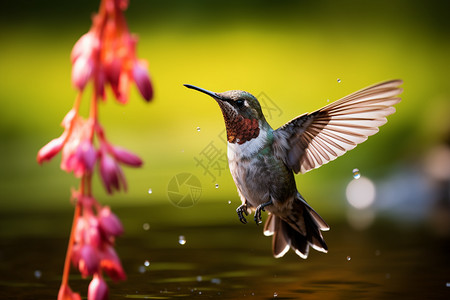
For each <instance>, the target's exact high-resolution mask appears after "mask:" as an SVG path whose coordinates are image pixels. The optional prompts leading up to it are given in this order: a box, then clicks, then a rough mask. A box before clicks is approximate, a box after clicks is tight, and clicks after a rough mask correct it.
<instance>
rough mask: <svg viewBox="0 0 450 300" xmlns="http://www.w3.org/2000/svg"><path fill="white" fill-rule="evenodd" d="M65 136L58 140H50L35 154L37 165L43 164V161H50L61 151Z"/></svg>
mask: <svg viewBox="0 0 450 300" xmlns="http://www.w3.org/2000/svg"><path fill="white" fill-rule="evenodd" d="M65 137H66V135H65V134H63V135H62V136H60V137H59V138H56V139H53V140H51V141H50V142H49V143H48V144H47V145H45V146H44V147H42V148H41V150H39V152H38V154H37V157H36V159H37V161H38V163H40V164H41V163H43V162H44V161H47V160H51V159H52V158H53V157H54V156H55V155H56V154H58V153H59V151H61V149H62V147H63V146H64V141H65V139H66V138H65Z"/></svg>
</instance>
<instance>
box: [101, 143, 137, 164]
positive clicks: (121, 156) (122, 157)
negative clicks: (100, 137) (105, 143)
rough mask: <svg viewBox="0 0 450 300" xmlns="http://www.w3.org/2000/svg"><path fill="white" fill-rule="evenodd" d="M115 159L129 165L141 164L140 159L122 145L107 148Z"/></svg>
mask: <svg viewBox="0 0 450 300" xmlns="http://www.w3.org/2000/svg"><path fill="white" fill-rule="evenodd" d="M108 150H109V151H110V152H111V154H112V155H113V156H114V158H115V159H117V160H118V161H120V162H121V163H124V164H126V165H129V166H131V167H140V166H141V165H142V160H141V159H140V158H139V157H138V156H137V155H136V154H133V153H131V152H129V151H128V150H125V149H124V148H122V147H117V146H111V147H109V149H108Z"/></svg>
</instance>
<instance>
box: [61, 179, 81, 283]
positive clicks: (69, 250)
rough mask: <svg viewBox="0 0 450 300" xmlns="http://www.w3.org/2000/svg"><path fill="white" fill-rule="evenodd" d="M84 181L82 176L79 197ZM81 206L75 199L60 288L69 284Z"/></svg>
mask: <svg viewBox="0 0 450 300" xmlns="http://www.w3.org/2000/svg"><path fill="white" fill-rule="evenodd" d="M84 179H85V176H83V177H82V178H81V183H80V195H83V193H84ZM78 197H80V196H78ZM81 206H82V204H81V201H80V199H79V198H77V199H76V204H75V212H74V214H73V221H72V229H71V230H70V238H69V244H68V245H67V253H66V259H65V261H64V271H63V276H62V281H61V287H63V286H64V287H65V286H67V285H68V282H69V271H70V260H71V258H72V248H73V242H74V239H75V229H76V225H77V223H78V218H79V217H80V212H81Z"/></svg>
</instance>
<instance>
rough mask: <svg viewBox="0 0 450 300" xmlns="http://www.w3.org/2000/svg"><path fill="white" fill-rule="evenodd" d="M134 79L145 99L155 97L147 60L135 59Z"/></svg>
mask: <svg viewBox="0 0 450 300" xmlns="http://www.w3.org/2000/svg"><path fill="white" fill-rule="evenodd" d="M133 79H134V82H136V85H137V87H138V89H139V92H140V93H141V95H142V97H144V99H145V100H147V101H150V100H151V99H152V97H153V86H152V83H151V82H150V76H149V75H148V70H147V62H146V61H144V60H139V61H135V63H134V66H133Z"/></svg>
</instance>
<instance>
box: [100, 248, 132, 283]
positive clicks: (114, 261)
mask: <svg viewBox="0 0 450 300" xmlns="http://www.w3.org/2000/svg"><path fill="white" fill-rule="evenodd" d="M101 257H102V259H101V261H100V267H101V268H102V270H104V271H105V272H106V274H108V276H109V277H110V278H111V279H112V280H114V281H118V280H125V279H126V277H127V276H126V275H125V272H124V270H123V268H122V264H121V263H120V260H119V257H118V256H117V254H116V251H114V248H113V247H111V246H106V247H105V249H104V251H103V252H102V253H101Z"/></svg>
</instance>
